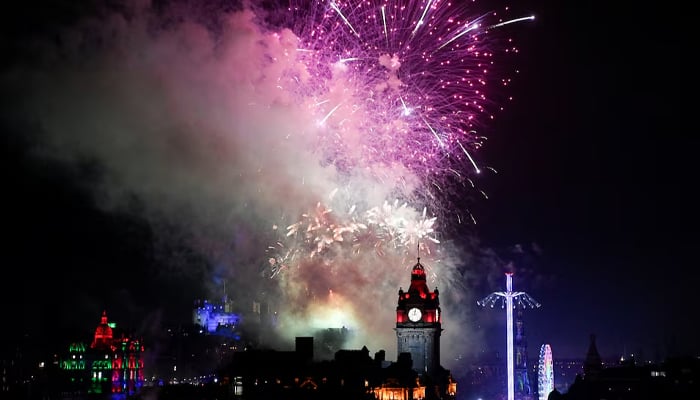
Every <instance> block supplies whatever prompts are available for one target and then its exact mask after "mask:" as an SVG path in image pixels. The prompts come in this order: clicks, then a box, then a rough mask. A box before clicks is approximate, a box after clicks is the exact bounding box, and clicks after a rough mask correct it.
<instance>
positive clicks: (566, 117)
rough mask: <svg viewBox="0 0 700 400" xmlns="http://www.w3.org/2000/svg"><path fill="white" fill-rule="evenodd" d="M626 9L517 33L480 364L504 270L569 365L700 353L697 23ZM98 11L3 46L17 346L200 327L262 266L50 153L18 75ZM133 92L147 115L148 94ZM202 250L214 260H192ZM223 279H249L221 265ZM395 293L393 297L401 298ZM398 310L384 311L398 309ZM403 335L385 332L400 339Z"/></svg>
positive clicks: (19, 28) (496, 152)
mask: <svg viewBox="0 0 700 400" xmlns="http://www.w3.org/2000/svg"><path fill="white" fill-rule="evenodd" d="M192 3H194V2H192ZM220 3H221V4H223V5H225V4H226V2H220ZM481 3H484V2H483V1H482V2H481ZM625 3H626V4H624V5H623V4H616V5H614V6H610V5H608V4H607V3H593V2H580V1H579V2H561V1H527V2H523V4H517V8H518V10H519V11H522V13H523V14H528V13H532V14H534V15H535V16H536V19H535V20H534V21H531V22H527V23H523V24H518V25H517V26H514V27H511V28H509V29H510V31H511V32H512V33H513V37H514V38H515V39H516V41H517V43H518V45H519V48H520V49H521V52H520V54H519V56H518V57H517V61H516V64H517V69H518V70H519V73H518V75H517V76H515V77H514V81H513V83H512V86H511V87H510V91H511V92H512V96H513V100H512V101H510V102H508V103H507V104H505V105H504V107H505V109H504V111H503V112H501V113H498V114H497V116H496V118H495V119H494V120H493V121H492V122H490V125H489V126H488V127H486V128H484V130H485V133H486V136H488V137H489V139H488V141H487V142H486V144H485V146H484V147H483V150H482V153H481V154H480V159H481V160H486V163H487V164H489V165H491V166H492V167H493V168H494V169H495V170H497V171H498V173H497V174H484V176H483V177H479V178H477V179H478V184H479V186H480V187H481V188H482V189H483V190H484V191H485V192H486V193H487V194H488V199H481V200H479V201H478V202H477V203H476V204H470V205H469V207H470V209H471V211H472V213H473V215H474V217H475V219H476V221H477V224H476V226H475V227H474V228H473V229H471V230H470V232H472V233H473V232H476V233H477V237H478V242H479V246H481V247H483V248H485V249H486V248H487V249H491V250H493V251H495V252H496V253H497V254H498V258H499V259H500V260H501V261H502V269H499V268H489V269H478V268H477V269H476V271H486V273H485V274H484V275H481V276H480V275H479V274H477V273H474V274H469V279H470V280H471V284H470V288H471V289H472V291H473V292H472V293H471V294H470V296H471V297H469V299H470V301H469V302H465V304H463V307H465V308H470V309H471V311H469V313H468V315H470V316H471V322H472V327H470V328H469V330H470V331H482V332H481V333H482V334H485V335H486V336H492V339H491V340H490V341H485V342H484V343H481V346H482V347H481V348H475V352H489V351H495V350H496V349H494V348H493V347H497V346H499V345H500V344H501V342H500V340H502V339H503V338H504V336H505V334H504V332H503V331H502V328H503V327H504V326H505V321H504V319H505V318H504V317H505V312H503V311H500V313H499V311H496V310H485V309H481V308H479V307H478V306H477V305H476V302H475V301H472V300H474V299H479V298H481V297H484V296H486V295H487V294H489V293H490V292H492V291H497V290H504V284H505V280H504V277H503V275H502V274H503V272H504V271H506V270H512V271H515V276H514V286H515V289H516V290H523V291H526V292H527V293H529V294H530V295H532V296H533V297H534V298H535V299H537V300H538V301H539V302H540V303H541V304H542V306H541V307H540V308H538V309H536V310H532V311H528V312H527V313H526V316H525V322H526V328H525V329H526V334H527V337H528V343H529V346H530V350H529V352H530V355H531V357H536V354H537V350H538V349H539V345H540V344H542V343H549V344H551V346H552V350H553V355H554V357H555V358H557V357H563V358H570V357H571V358H574V357H583V356H584V355H585V353H586V350H587V348H588V340H589V335H590V334H595V335H596V337H597V345H598V349H599V351H600V353H601V356H603V357H604V358H612V357H619V356H620V355H623V354H627V355H629V354H631V353H637V354H638V353H639V352H640V351H641V352H642V353H643V354H642V357H645V358H650V359H653V358H655V357H657V356H660V357H664V356H666V355H672V354H679V353H680V354H700V345H699V344H698V342H697V333H696V331H694V330H692V326H694V324H695V323H694V321H693V317H694V315H696V314H697V312H696V311H694V310H696V308H697V307H696V304H695V301H694V300H695V299H694V296H693V290H694V285H695V284H696V282H697V280H698V278H699V277H700V276H699V274H698V269H697V266H696V265H695V264H696V262H695V258H694V251H693V250H694V249H695V247H696V243H697V242H696V235H695V230H694V229H692V228H694V220H695V218H694V215H695V210H696V204H697V198H696V195H695V194H694V192H695V190H694V189H693V185H692V182H694V181H695V179H693V178H694V177H695V170H696V167H695V163H694V162H693V161H694V158H695V157H694V153H695V149H694V147H693V146H692V143H693V142H694V141H693V138H692V136H693V134H692V132H689V129H688V128H687V126H688V125H687V124H686V123H684V122H683V119H685V118H684V117H686V115H685V114H684V113H685V112H684V111H682V108H681V107H682V103H685V102H686V101H687V100H684V97H685V96H686V94H684V93H687V89H686V88H687V87H688V86H689V84H690V83H689V82H690V79H688V78H687V77H686V75H685V74H684V72H683V71H684V69H685V68H684V65H683V64H684V62H685V61H684V57H685V55H686V54H687V53H688V50H687V49H686V48H685V45H684V43H683V42H682V38H684V37H686V36H684V35H683V32H682V29H684V25H683V24H680V23H679V22H678V21H679V19H680V18H679V14H680V13H681V12H682V11H681V10H679V9H678V8H674V7H670V6H669V7H668V8H665V9H658V8H649V9H644V8H641V7H640V6H639V5H638V3H636V2H625ZM95 4H99V3H98V2H93V3H91V2H86V4H85V7H80V6H75V5H73V2H60V1H54V2H50V3H49V4H46V5H43V6H42V7H37V8H31V9H30V8H28V7H25V8H21V7H20V8H17V9H16V10H14V11H13V12H3V17H2V24H0V25H2V28H1V29H2V31H1V32H2V38H1V42H0V45H1V46H2V48H3V53H4V54H6V55H9V57H6V58H4V61H2V63H1V64H0V65H1V66H2V70H0V73H1V75H0V78H1V82H0V83H1V86H0V87H2V93H3V96H2V97H1V98H0V99H1V101H2V113H1V114H0V118H1V119H0V121H1V124H2V125H1V126H2V132H3V134H2V157H1V159H2V163H3V166H2V171H3V179H2V181H3V188H4V190H3V193H4V194H3V195H2V197H1V199H2V200H1V201H2V210H3V211H4V218H3V224H2V226H3V230H4V235H3V236H4V239H3V251H2V254H3V258H4V261H3V264H4V265H5V268H4V270H3V271H4V278H3V279H2V289H1V290H0V291H1V292H2V302H3V307H4V313H3V314H4V318H5V321H6V322H7V323H5V324H3V325H4V326H5V332H4V335H7V337H9V338H10V341H9V343H11V342H12V341H13V340H18V338H19V337H21V336H23V335H29V337H33V338H35V339H36V340H38V341H39V342H41V343H44V344H46V346H47V347H51V346H54V345H56V346H59V345H63V343H64V342H65V341H66V340H68V341H70V340H74V338H76V337H85V335H86V333H87V335H90V334H91V332H92V330H93V329H94V327H95V326H96V325H97V323H98V322H99V316H100V314H101V312H102V310H105V309H106V310H108V314H109V315H110V317H111V319H113V320H115V321H117V323H118V324H121V325H123V326H128V327H129V328H130V329H132V330H134V331H138V332H149V331H150V330H153V329H156V327H157V326H159V324H162V323H169V322H174V321H187V320H188V319H189V318H190V317H191V308H190V307H191V305H192V301H193V300H194V299H196V298H202V297H206V296H209V295H211V293H212V291H211V290H212V288H215V287H217V285H218V284H220V283H221V280H220V277H222V276H227V279H228V282H229V283H228V284H229V285H230V288H233V289H231V290H238V291H243V292H244V291H245V290H246V287H247V279H248V277H247V275H245V274H243V273H242V272H239V271H238V270H237V269H236V268H235V266H237V265H239V264H245V263H248V262H250V260H249V259H247V258H246V257H247V256H249V255H250V254H252V253H245V254H246V256H245V257H243V258H241V257H240V256H239V255H238V253H237V254H227V255H221V254H225V253H226V251H227V248H226V247H225V246H224V247H221V245H220V244H219V243H218V242H217V241H215V240H211V241H210V240H208V239H207V238H203V237H201V236H200V235H203V233H202V232H205V231H204V230H199V229H198V228H199V227H198V226H196V225H194V224H193V225H192V226H193V230H192V231H189V232H188V231H187V230H186V229H182V226H183V225H187V223H185V222H186V221H189V218H193V216H195V215H198V214H197V212H191V211H192V210H188V209H183V210H181V211H178V212H181V214H178V212H173V210H172V209H169V210H168V212H167V213H166V212H164V214H167V216H168V218H162V219H157V221H158V222H157V223H154V219H153V218H152V216H153V215H154V211H153V210H154V209H155V210H158V209H159V207H160V204H155V203H154V201H155V200H154V199H156V198H157V197H155V196H153V197H148V196H145V197H144V196H139V195H138V194H130V193H126V194H124V193H120V196H119V199H120V203H119V207H105V205H104V204H105V203H110V202H111V201H112V197H110V194H111V192H109V191H107V192H109V193H107V192H105V191H104V190H98V189H102V188H104V187H105V186H110V185H114V186H115V187H117V186H119V184H120V182H118V181H117V180H110V179H108V178H105V176H108V173H107V172H108V170H109V166H105V165H103V164H102V163H101V162H100V158H99V157H91V156H90V155H89V154H87V155H81V156H74V157H72V158H71V162H67V157H68V156H66V158H63V157H62V156H57V155H56V154H48V155H50V156H49V157H47V153H51V152H52V151H53V150H52V148H51V147H50V146H48V145H47V144H46V142H45V140H44V136H43V130H44V129H45V126H44V125H43V124H44V123H45V122H44V121H43V120H42V118H41V117H40V116H39V115H38V114H37V115H36V118H34V115H33V114H32V112H33V111H34V110H35V109H34V108H33V107H36V106H37V104H42V103H41V102H32V101H31V100H27V99H32V98H34V97H37V98H41V97H42V95H43V94H42V93H41V92H39V90H40V89H41V87H42V86H41V85H40V84H33V85H32V86H31V88H30V89H27V90H28V91H30V90H33V91H34V92H33V93H31V95H30V96H24V94H23V93H21V92H22V89H21V88H22V83H21V82H18V81H17V79H22V77H23V75H22V71H23V66H25V65H34V64H35V63H46V62H47V60H53V59H56V60H60V59H61V55H53V56H46V54H45V53H44V52H48V51H52V50H50V49H51V48H52V45H56V43H57V42H60V41H61V40H64V39H65V37H66V36H61V35H60V34H59V32H63V31H64V30H65V29H67V27H70V26H72V24H74V23H75V21H77V20H78V19H79V17H81V16H84V15H90V14H92V13H94V12H96V11H95V10H97V9H98V7H96V6H95ZM220 6H221V5H220ZM221 7H222V9H229V7H226V6H221ZM611 7H612V8H611ZM213 8H214V6H212V9H213ZM98 15H101V14H98ZM98 20H99V18H98ZM59 37H60V38H61V39H59ZM46 43H50V44H52V45H47V44H46ZM52 57H55V58H52ZM82 67H83V65H80V63H74V64H71V63H61V64H58V63H57V64H56V66H55V70H51V69H46V71H54V72H55V73H56V75H55V76H57V77H65V76H70V74H69V73H70V71H71V68H76V69H80V68H82ZM34 78H35V79H36V80H37V81H43V80H47V81H49V80H52V79H53V76H52V74H48V73H47V74H45V75H42V76H38V77H37V76H34ZM86 79H88V78H86ZM105 81H108V79H105ZM72 82H73V83H72ZM80 82H81V81H80V80H79V79H78V80H75V81H71V80H70V79H66V80H65V81H64V82H60V85H59V87H61V88H63V89H66V88H71V87H74V89H75V91H74V92H73V93H72V94H69V95H67V97H68V98H70V97H71V96H80V94H81V90H82V89H81V87H80ZM144 82H145V80H144ZM146 84H150V83H148V82H146ZM71 85H77V86H71ZM105 85H106V87H114V86H110V84H109V83H106V84H105ZM117 86H118V85H117ZM156 86H157V85H156V84H154V87H156ZM69 91H70V90H69ZM106 93H107V94H105V96H106V97H107V98H108V97H109V92H106ZM180 94H181V95H185V93H180ZM119 95H120V96H125V95H124V93H120V94H119ZM121 100H123V101H124V103H128V104H130V105H132V106H133V107H134V108H138V107H139V98H138V97H136V96H134V97H133V98H131V97H130V98H129V99H127V100H124V99H121ZM210 100H211V99H206V101H210ZM100 101H104V99H100ZM196 101H197V100H196V99H193V100H191V103H190V101H187V103H188V104H196ZM90 102H91V99H89V98H86V99H81V101H76V106H75V107H71V108H70V109H71V110H73V111H74V113H73V114H66V115H62V116H61V118H63V120H67V121H71V120H74V122H72V125H74V126H76V129H80V126H81V122H80V121H81V119H82V118H85V119H86V120H90V119H92V118H93V117H95V116H94V115H89V114H88V113H90V112H91V109H90ZM106 102H107V104H109V100H107V101H106ZM132 103H133V104H132ZM47 104H48V103H47ZM119 104H122V103H119ZM81 106H85V108H84V109H83V108H81ZM129 107H130V106H129ZM129 107H126V109H131V108H129ZM203 107H204V106H203ZM81 110H85V113H86V114H81ZM131 122H132V121H126V122H125V124H126V126H130V125H129V124H130V123H131ZM195 123H201V124H203V125H206V122H203V121H198V122H195ZM134 124H138V122H134ZM67 125H68V126H71V123H67ZM90 127H91V128H94V126H92V125H90ZM174 128H175V129H177V127H174ZM80 145H82V144H81V143H79V144H78V147H79V146H80ZM148 145H152V143H148ZM205 148H206V147H205ZM134 151H136V152H138V149H135V150H134ZM102 156H104V155H102ZM218 156H219V154H212V155H211V158H212V159H217V157H218ZM105 157H106V156H105ZM203 158H204V159H208V156H207V157H203ZM155 166H156V167H157V166H158V165H155ZM137 167H141V165H139V166H137ZM184 172H189V171H185V170H184V169H183V173H184ZM169 176H171V177H172V176H177V171H175V172H173V173H172V175H169ZM192 176H198V175H196V174H193V175H192ZM192 176H190V175H187V174H185V175H183V180H189V179H192ZM173 182H175V181H164V182H163V184H164V185H168V184H172V183H173ZM183 187H184V188H185V189H186V188H188V187H190V186H187V185H183ZM230 190H232V191H236V190H240V191H244V190H246V188H245V187H232V188H230ZM106 193H107V194H106ZM191 195H192V197H193V198H197V199H201V198H205V197H207V196H208V195H212V193H209V192H198V193H191ZM212 196H213V195H212ZM110 204H111V203H110ZM170 206H171V205H170V204H167V202H166V203H165V204H164V205H163V208H168V207H170ZM173 208H176V207H175V206H173ZM218 211H220V208H214V209H212V213H215V212H218ZM178 215H182V220H179V218H178V217H177V216H178ZM211 217H212V218H214V219H217V218H219V219H221V220H225V219H226V218H227V217H226V216H225V215H221V216H216V215H214V216H211ZM247 222H248V223H250V224H251V225H252V224H253V223H254V221H247ZM233 235H234V236H236V235H237V233H234V234H233ZM241 236H244V235H243V234H242V233H241ZM193 240H194V241H195V242H197V243H200V244H201V243H204V245H203V246H204V247H207V246H209V247H207V248H208V249H209V250H210V252H209V253H208V254H207V255H208V256H211V254H218V255H219V256H218V258H217V257H207V255H203V254H201V253H199V252H197V251H196V250H194V249H192V248H191V246H188V243H189V244H191V243H192V242H193ZM231 240H232V241H233V242H235V243H236V245H235V246H233V245H232V248H233V247H235V248H237V249H240V248H243V247H245V246H246V243H245V241H246V239H245V238H240V237H235V238H234V239H231ZM453 240H455V241H459V240H460V239H459V238H454V239H453ZM465 240H467V239H465ZM200 250H201V248H200ZM231 265H233V266H234V267H231ZM227 268H228V269H230V270H234V272H228V273H227V272H222V271H223V270H226V269H227ZM398 279H399V281H401V282H404V283H403V285H404V287H405V286H407V285H408V283H409V282H408V279H409V275H408V273H405V275H402V276H401V277H399V278H398ZM368 284H370V283H368ZM372 284H375V283H372ZM387 290H388V291H389V292H390V296H395V292H396V291H397V290H398V287H396V288H394V287H391V288H388V289H387ZM441 292H443V291H442V290H441ZM394 307H395V304H394V303H389V304H386V308H387V309H388V310H389V312H393V309H394ZM501 313H502V314H503V315H502V316H503V318H500V317H501ZM444 318H445V320H446V321H445V324H444V327H445V328H446V329H447V330H453V329H454V330H456V329H457V327H456V326H455V325H454V324H450V321H449V320H450V316H449V315H444ZM392 328H393V326H392V324H391V321H390V323H389V324H388V325H387V326H386V331H388V335H392V334H393V331H392ZM499 335H500V336H499ZM371 350H372V351H375V350H378V349H371ZM392 350H394V349H392Z"/></svg>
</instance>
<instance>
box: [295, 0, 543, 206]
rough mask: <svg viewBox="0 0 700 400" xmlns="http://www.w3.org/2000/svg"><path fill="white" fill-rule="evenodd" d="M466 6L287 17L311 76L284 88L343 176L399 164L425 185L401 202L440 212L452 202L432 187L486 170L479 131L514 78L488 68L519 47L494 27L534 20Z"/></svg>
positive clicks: (353, 7)
mask: <svg viewBox="0 0 700 400" xmlns="http://www.w3.org/2000/svg"><path fill="white" fill-rule="evenodd" d="M467 7H468V6H466V5H460V4H456V3H450V2H447V1H441V0H424V1H420V0H419V1H410V2H404V1H393V0H375V1H363V2H359V1H357V2H356V1H331V2H325V1H316V2H308V3H305V4H298V5H297V6H295V7H290V10H292V16H291V17H290V18H288V20H289V21H291V26H290V28H291V29H292V31H293V32H294V34H295V35H296V36H298V37H299V46H298V51H299V54H298V60H299V61H300V62H301V63H302V64H303V65H304V66H305V70H306V73H307V74H309V76H310V79H307V80H298V79H297V80H295V81H294V82H290V83H292V84H288V85H286V87H290V88H293V89H292V90H293V91H294V92H295V93H296V96H297V98H298V99H299V100H300V101H302V102H307V101H308V104H309V112H310V113H312V114H315V115H317V116H318V117H317V119H318V120H319V121H321V125H322V126H323V129H322V130H319V131H317V132H316V134H317V135H318V137H319V140H318V151H319V153H320V154H322V155H323V157H324V158H325V159H326V161H327V162H328V163H331V164H333V165H335V166H336V167H337V168H339V169H341V170H345V171H348V172H350V173H351V172H352V170H353V169H363V170H365V171H368V173H369V174H372V175H373V176H375V178H376V179H382V178H383V174H385V172H386V166H387V165H398V166H401V168H402V169H404V171H403V172H400V173H401V174H402V175H407V176H411V177H413V176H415V177H417V178H418V179H419V181H420V182H421V183H420V187H415V186H411V187H409V188H408V190H399V192H400V193H399V196H398V197H401V198H403V199H407V200H410V201H412V202H413V201H416V202H419V203H420V202H423V203H431V204H430V206H431V209H432V211H433V212H435V213H437V214H445V213H446V212H445V211H446V210H448V209H450V208H451V207H452V206H453V205H452V204H446V203H445V202H443V201H432V200H431V199H432V198H434V197H435V194H433V193H431V191H432V190H431V189H430V188H431V187H432V188H440V190H445V189H450V190H451V189H452V188H455V187H459V185H456V184H455V181H456V182H457V183H463V182H464V179H465V177H466V175H467V174H457V175H455V174H454V173H453V172H452V171H455V170H456V171H466V168H467V167H470V168H473V170H474V171H475V172H476V173H478V172H479V171H480V168H479V167H478V166H477V164H476V161H475V160H474V158H473V156H472V154H473V152H474V151H475V150H476V149H477V148H478V147H480V146H481V144H482V137H480V136H477V135H475V134H474V133H475V129H476V128H479V127H481V126H482V125H483V123H484V122H485V121H484V120H488V119H490V118H492V111H493V109H495V108H497V107H496V103H495V102H494V101H493V100H492V99H491V98H489V96H488V93H489V90H490V91H491V92H495V93H496V92H498V90H499V89H498V88H495V87H494V86H496V83H494V82H499V81H500V82H501V83H499V84H502V82H507V81H508V79H507V78H503V77H502V76H501V75H499V74H498V73H497V72H496V73H494V72H493V71H492V70H494V69H497V68H496V66H495V62H496V61H497V59H498V56H500V55H502V54H505V53H508V52H516V51H517V50H516V49H514V48H512V47H507V46H503V47H499V45H500V42H499V41H498V40H494V39H492V38H491V36H489V34H488V33H489V30H493V29H494V28H497V27H499V26H504V25H507V24H510V23H515V22H519V21H522V20H527V19H531V18H532V17H524V18H516V19H512V20H508V21H504V20H503V19H501V18H500V17H499V16H498V15H497V14H496V13H493V12H492V13H487V14H479V15H478V16H476V17H474V16H473V14H472V13H471V10H470V9H469V8H467ZM309 10H314V12H312V13H310V12H309ZM315 10H325V11H320V12H319V11H315ZM350 60H352V61H350ZM293 83H298V84H297V85H296V86H295V85H294V84H293ZM404 179H405V177H399V179H397V181H403V180H404ZM397 189H398V188H397ZM443 197H444V196H443Z"/></svg>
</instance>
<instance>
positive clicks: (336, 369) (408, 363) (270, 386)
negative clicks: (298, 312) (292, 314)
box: [220, 259, 457, 400]
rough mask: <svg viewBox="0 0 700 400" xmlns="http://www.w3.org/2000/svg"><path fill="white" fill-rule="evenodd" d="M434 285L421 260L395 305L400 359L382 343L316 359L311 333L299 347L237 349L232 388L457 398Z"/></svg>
mask: <svg viewBox="0 0 700 400" xmlns="http://www.w3.org/2000/svg"><path fill="white" fill-rule="evenodd" d="M441 323H442V314H441V311H440V300H439V292H438V290H437V288H436V289H435V290H434V291H430V290H429V288H428V286H427V283H426V275H425V269H424V267H423V265H422V264H421V263H420V259H418V262H417V263H416V264H415V265H414V266H413V268H412V270H411V283H410V285H409V288H408V290H407V291H404V290H403V289H399V292H398V303H397V307H396V326H395V331H396V340H397V350H398V351H397V354H398V359H397V360H396V361H395V362H389V363H387V362H386V360H385V352H384V350H380V351H378V352H377V353H375V354H374V357H371V356H370V354H369V350H368V349H367V348H366V347H363V348H362V349H360V350H338V351H337V352H336V353H335V356H334V358H333V359H332V360H326V361H315V360H314V350H313V349H314V344H313V340H314V339H313V338H311V337H298V338H297V339H296V348H295V350H294V351H288V352H285V351H274V350H251V351H245V352H238V353H235V354H234V356H233V360H232V362H231V363H230V364H229V365H227V366H226V367H225V368H224V369H223V370H222V371H221V374H220V376H221V378H222V386H225V387H228V390H227V391H228V394H230V395H233V396H236V397H240V398H242V399H265V400H273V399H348V400H362V399H367V400H375V399H376V400H388V399H392V400H423V399H436V400H438V399H439V400H443V399H444V400H452V399H455V398H456V395H457V384H456V382H455V381H454V380H453V379H452V375H451V374H450V371H448V370H446V369H444V368H443V367H442V366H441V365H440V335H441V332H442V326H441Z"/></svg>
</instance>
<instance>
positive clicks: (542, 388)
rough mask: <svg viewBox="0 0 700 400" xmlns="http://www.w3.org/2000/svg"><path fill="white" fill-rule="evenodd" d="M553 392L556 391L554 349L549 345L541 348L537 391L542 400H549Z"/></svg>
mask: <svg viewBox="0 0 700 400" xmlns="http://www.w3.org/2000/svg"><path fill="white" fill-rule="evenodd" d="M552 390H554V365H553V364H552V348H551V347H550V346H549V345H548V344H543V345H542V347H541V348H540V362H539V366H538V368H537V391H538V393H539V395H540V400H547V397H549V394H550V393H551V392H552Z"/></svg>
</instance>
